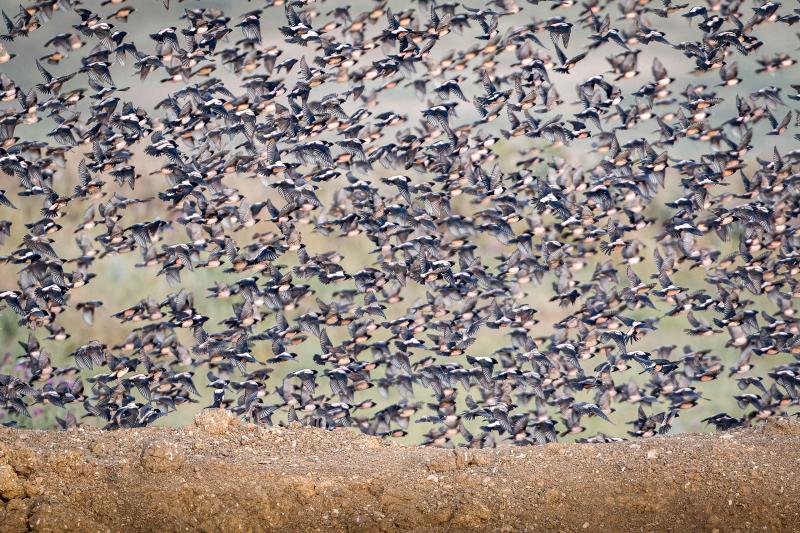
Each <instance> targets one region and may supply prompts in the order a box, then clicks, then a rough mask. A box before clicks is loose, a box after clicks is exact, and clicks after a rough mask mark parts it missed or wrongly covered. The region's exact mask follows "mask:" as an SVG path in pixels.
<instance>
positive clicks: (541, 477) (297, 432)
mask: <svg viewBox="0 0 800 533" xmlns="http://www.w3.org/2000/svg"><path fill="white" fill-rule="evenodd" d="M799 474H800V423H798V422H794V421H788V420H778V421H773V422H770V423H768V424H766V425H763V426H760V427H757V428H753V429H747V430H740V431H733V432H729V433H724V434H716V435H711V434H707V435H693V434H690V435H680V436H671V437H659V438H654V439H650V440H639V441H636V442H622V443H616V444H595V445H587V444H554V445H548V446H543V447H525V448H518V447H506V448H502V449H498V450H480V451H472V450H469V451H467V450H464V449H460V450H457V451H451V450H437V449H428V448H415V447H404V446H397V445H392V444H390V443H386V442H384V441H382V440H379V439H377V438H371V437H366V436H362V435H358V434H356V433H355V432H352V431H349V430H340V431H334V432H327V431H323V430H317V429H304V428H275V429H264V428H260V427H255V426H252V425H247V424H243V423H240V422H239V421H238V420H236V419H235V418H232V417H230V416H229V415H227V414H226V413H225V412H223V411H216V410H215V411H206V412H204V413H203V414H201V415H200V416H198V418H197V419H195V421H194V424H193V425H191V426H189V427H185V428H182V429H166V428H148V429H141V430H126V431H119V432H102V431H99V430H88V429H78V430H71V431H67V432H61V433H54V432H44V431H21V430H12V429H3V430H1V431H0V497H1V498H2V503H0V530H2V531H26V530H42V531H56V530H57V531H63V530H71V531H177V530H190V531H239V530H242V531H292V532H297V531H326V532H327V531H344V530H349V531H524V530H530V531H543V530H564V531H583V530H587V531H597V530H601V529H605V530H607V531H654V530H671V531H679V530H715V529H717V530H720V531H737V530H741V531H744V530H756V529H758V530H764V529H766V530H775V531H778V530H780V531H792V530H794V531H797V530H800V503H799V502H800V483H798V481H800V479H799V477H800V476H799Z"/></svg>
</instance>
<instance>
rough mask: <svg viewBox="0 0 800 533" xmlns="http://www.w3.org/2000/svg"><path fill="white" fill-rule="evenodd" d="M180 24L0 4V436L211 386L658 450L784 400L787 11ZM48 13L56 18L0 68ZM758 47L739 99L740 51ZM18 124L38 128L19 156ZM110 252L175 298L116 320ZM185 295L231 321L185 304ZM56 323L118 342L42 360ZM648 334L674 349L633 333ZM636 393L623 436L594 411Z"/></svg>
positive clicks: (181, 399) (547, 6)
mask: <svg viewBox="0 0 800 533" xmlns="http://www.w3.org/2000/svg"><path fill="white" fill-rule="evenodd" d="M328 3H330V2H328ZM174 4H175V2H174V1H173V5H172V6H171V7H170V6H169V0H166V2H165V5H164V8H165V11H163V15H162V14H159V15H158V16H159V17H161V16H163V17H164V18H168V19H170V20H171V21H172V23H174V24H175V26H168V27H165V28H164V29H162V30H160V31H158V32H156V33H153V34H150V35H149V38H145V37H142V38H140V39H137V40H136V42H134V41H133V40H132V39H131V37H130V35H129V34H128V33H126V31H124V30H123V29H122V27H124V24H125V23H127V22H128V19H129V17H130V18H131V21H134V23H135V19H136V17H137V14H138V13H135V12H140V11H144V10H145V9H148V10H151V9H158V10H161V9H162V8H161V3H160V2H157V3H151V4H149V5H146V6H145V5H143V4H139V3H137V4H135V5H136V9H135V8H134V7H133V6H134V4H133V3H126V2H124V0H104V1H103V2H102V3H101V5H100V6H98V7H96V9H97V11H93V10H91V9H89V8H87V7H86V6H85V4H84V2H79V1H78V0H36V2H35V3H32V4H30V5H27V6H20V7H19V10H18V12H17V11H16V10H9V12H5V11H4V12H3V13H2V16H3V21H4V33H3V34H2V35H0V39H2V44H0V63H3V64H5V65H4V67H6V68H7V67H9V65H11V64H13V63H14V62H16V63H22V68H25V69H33V68H34V67H35V68H36V69H37V70H38V73H39V74H41V82H40V83H38V84H35V85H33V86H21V85H20V84H18V83H15V81H14V80H12V79H11V78H10V77H9V75H7V74H6V73H5V72H8V70H6V68H0V86H1V87H0V96H1V97H2V101H3V102H4V103H3V105H2V107H0V114H1V116H2V118H1V119H0V171H2V176H3V177H2V180H3V184H4V190H3V191H0V204H2V206H0V219H5V218H8V216H10V214H11V213H12V212H13V211H14V210H21V209H25V208H28V206H30V209H28V210H27V211H26V212H27V213H35V216H34V217H31V219H30V220H29V222H28V223H25V224H24V227H20V225H19V224H17V223H14V222H12V221H8V220H2V221H0V237H2V238H1V239H0V241H2V245H3V250H4V252H3V253H4V254H5V255H4V256H3V258H2V261H3V262H4V263H5V264H6V265H8V267H9V268H12V267H13V268H14V269H15V270H14V272H17V273H18V278H17V282H16V286H13V285H12V284H13V280H12V279H3V280H2V284H3V287H0V290H2V292H0V301H2V307H3V310H2V312H0V313H1V314H0V316H2V317H4V318H9V316H10V317H12V318H13V321H14V322H18V324H19V329H20V331H25V330H26V329H28V330H29V331H28V333H27V336H28V338H27V341H25V342H21V343H20V345H21V347H22V351H21V353H17V354H11V355H7V357H6V368H8V367H9V366H12V367H13V369H14V370H13V372H12V373H11V374H2V375H0V406H2V409H4V410H5V411H6V414H7V415H8V417H10V418H7V419H6V420H7V422H6V424H9V425H10V424H14V423H16V421H17V420H19V419H20V417H25V416H30V415H31V414H32V413H33V414H36V412H42V411H43V409H41V407H42V406H44V405H48V406H54V407H52V409H54V410H55V412H56V418H57V420H58V423H59V424H60V425H61V426H62V427H64V428H69V427H74V426H76V425H79V424H81V423H94V424H100V425H103V426H105V427H107V428H112V429H113V428H132V427H142V426H145V425H148V424H150V423H153V422H155V421H156V420H158V419H160V418H161V417H164V416H168V415H170V414H171V413H173V412H175V411H176V410H180V409H181V408H182V407H183V406H186V405H188V404H190V403H197V402H198V401H200V398H201V396H202V394H201V393H200V391H198V388H201V389H202V385H205V386H207V387H209V388H210V390H211V391H213V403H212V404H211V406H212V407H221V408H225V409H228V410H230V411H231V412H233V413H235V414H236V415H238V416H241V417H242V418H244V419H247V420H250V421H252V422H255V423H258V424H270V425H271V424H288V423H292V422H295V423H300V424H303V425H313V426H317V427H325V428H335V427H341V426H349V427H354V428H358V429H360V430H361V431H363V432H365V433H368V434H371V435H379V436H387V437H400V436H404V435H406V434H407V433H408V431H409V429H410V427H411V425H412V424H413V425H415V427H417V428H423V429H421V430H419V432H418V434H422V433H424V437H423V439H424V443H425V444H427V445H434V446H454V445H466V446H476V447H484V446H494V445H496V444H498V443H501V442H511V443H513V444H518V445H530V444H543V443H548V442H553V441H556V440H557V439H558V438H559V437H562V436H566V435H577V434H579V433H581V432H584V431H585V427H584V426H583V425H582V422H585V421H586V419H588V418H591V417H598V418H600V419H602V421H598V423H597V424H593V426H594V427H599V428H601V429H606V430H607V431H611V430H612V429H613V428H619V427H620V426H619V425H616V426H615V425H612V424H625V423H627V424H629V427H627V428H626V429H628V431H627V433H628V434H629V435H631V436H634V437H648V436H652V435H656V434H663V433H666V432H668V431H669V430H670V428H671V427H672V425H673V423H674V420H675V418H676V417H678V416H685V415H684V413H686V412H691V409H692V408H694V407H696V406H697V405H699V404H701V403H702V402H704V401H706V400H705V398H704V396H703V394H702V391H701V390H700V388H699V385H700V384H701V383H702V382H707V381H712V380H721V381H729V382H734V381H735V383H736V385H738V389H737V394H736V395H735V396H734V399H735V402H732V403H731V407H732V408H733V409H731V412H730V413H727V412H721V413H718V414H715V415H713V416H710V417H708V418H706V419H705V422H707V423H709V424H713V425H714V426H715V427H716V428H718V429H727V428H733V427H739V426H744V425H748V424H751V423H754V422H755V421H758V420H763V419H766V418H768V417H771V416H778V415H787V414H794V413H795V412H796V408H797V405H798V398H799V397H798V387H800V363H798V359H800V331H798V329H799V328H798V320H797V319H796V318H795V310H794V307H793V302H794V300H795V299H796V298H798V296H800V277H798V272H800V242H799V241H800V236H799V235H798V234H797V233H796V228H797V223H798V213H800V195H799V194H798V193H799V192H800V174H798V173H797V170H798V165H799V164H800V151H798V150H795V151H791V152H786V151H784V153H781V152H780V151H779V149H778V148H777V147H775V146H776V145H777V144H780V143H782V142H785V140H786V138H787V137H789V138H790V137H791V136H792V133H791V130H792V129H794V128H797V127H798V125H799V122H800V112H796V111H795V110H793V109H792V106H791V101H797V100H800V94H798V92H800V85H792V86H791V88H792V89H794V90H795V94H787V93H788V89H787V88H786V87H777V86H776V85H775V83H776V82H777V83H779V84H780V80H782V79H786V78H785V76H788V74H787V75H784V73H783V69H791V68H792V67H793V66H794V64H795V62H796V61H795V59H793V58H792V57H791V55H790V54H789V53H788V52H787V51H786V50H787V49H789V48H794V46H787V43H786V42H785V41H784V36H786V35H787V31H788V28H789V27H790V26H792V25H793V24H795V23H797V22H798V21H800V9H791V8H787V7H786V6H783V5H781V4H780V3H778V2H773V1H767V2H759V3H752V4H751V3H749V2H745V1H741V0H732V1H722V0H709V1H708V2H707V3H703V4H702V5H689V4H676V3H674V1H673V0H663V1H653V0H620V1H616V2H610V1H605V0H581V1H580V2H579V1H578V0H555V1H553V0H527V3H525V4H524V5H517V4H516V3H515V2H514V1H513V0H496V1H493V2H490V3H489V4H488V5H485V6H483V7H472V6H470V5H465V4H461V3H459V2H438V3H437V2H433V1H425V2H420V3H419V5H415V6H411V7H409V6H408V5H403V4H404V3H398V7H397V8H396V9H392V8H391V7H390V6H389V5H388V4H387V1H386V0H379V1H377V2H375V1H372V2H370V3H369V5H368V6H366V7H367V9H366V10H364V11H362V12H358V13H357V12H356V11H357V10H356V9H355V8H350V7H348V4H347V3H346V2H339V3H338V4H337V5H335V6H326V5H325V4H326V3H325V2H322V3H315V2H312V1H308V0H287V1H285V2H282V1H280V0H268V2H267V4H268V5H264V2H261V7H256V6H255V4H253V5H248V6H244V7H246V8H247V9H248V11H247V12H245V13H235V14H233V13H232V14H230V15H228V14H226V13H224V12H222V11H220V10H219V9H213V8H200V7H196V6H191V5H188V6H187V5H184V6H180V7H179V6H176V5H174ZM6 6H8V4H6ZM6 9H7V10H8V7H6ZM54 19H68V20H69V21H70V24H71V28H73V29H74V31H69V32H67V33H60V34H57V35H54V36H53V37H52V38H50V39H49V40H48V41H47V43H46V47H47V50H46V55H44V56H42V57H39V58H33V57H23V56H22V55H21V54H19V53H17V52H16V51H15V47H16V46H17V45H18V44H19V43H20V42H24V41H25V39H28V38H29V37H30V35H31V34H33V33H34V32H39V31H46V28H47V27H48V24H49V23H50V22H51V21H52V20H54ZM660 27H665V28H672V29H673V31H672V33H668V32H667V31H661V30H659V29H657V28H660ZM277 32H279V35H280V36H281V37H282V41H283V42H274V43H273V42H270V40H269V39H267V38H265V34H267V35H271V34H274V35H277V34H278V33H277ZM673 33H678V34H688V35H690V36H691V39H690V40H679V39H678V38H677V37H676V36H675V35H674V34H673ZM275 40H276V41H278V40H279V39H278V38H277V37H276V38H275ZM581 40H582V41H583V42H580V41H581ZM770 46H772V47H774V48H777V49H778V50H773V51H770V50H769V48H770ZM762 47H764V48H762ZM454 48H455V49H454ZM75 55H79V56H80V66H79V67H78V68H77V69H68V70H67V69H64V68H63V65H65V64H66V63H65V62H64V60H65V58H67V57H69V56H75ZM644 56H647V57H650V59H649V60H648V61H647V62H646V63H645V61H644V60H642V58H643V57H644ZM756 56H757V64H758V65H759V66H758V68H755V69H751V68H749V67H748V73H747V75H746V77H747V78H748V79H747V82H743V80H742V78H741V76H742V75H743V74H744V73H743V71H739V69H738V67H737V61H750V60H751V58H752V57H756ZM587 67H591V70H590V72H591V73H590V74H589V75H588V76H586V77H584V76H577V75H576V73H575V72H572V73H571V72H570V71H573V70H574V71H582V69H585V68H587ZM676 71H679V72H677V73H676ZM672 76H676V77H672ZM148 77H151V78H150V81H151V82H152V81H153V77H161V79H160V80H159V81H160V83H158V84H157V87H158V88H159V90H161V91H162V94H161V96H160V97H159V98H162V99H161V100H160V101H159V102H158V103H157V105H155V106H152V108H151V109H148V108H146V107H144V106H143V103H142V102H144V101H145V100H146V98H148V97H149V93H147V94H145V92H144V91H140V90H137V89H136V88H135V86H136V85H137V84H139V83H141V84H144V83H146V81H145V80H146V78H148ZM122 80H125V82H123V83H120V82H122ZM130 80H132V81H130ZM126 83H130V84H131V86H133V87H127V86H123V85H126ZM565 83H567V84H569V85H570V86H574V87H575V94H574V95H571V96H568V95H567V94H561V93H563V92H564V91H563V89H562V90H561V91H560V90H559V87H562V88H563V87H564V84H565ZM746 83H747V84H750V85H753V84H755V85H756V86H758V87H759V88H758V89H756V90H754V91H745V90H743V89H742V85H744V84H746ZM117 84H120V85H117ZM412 92H413V94H414V95H415V97H416V98H418V99H419V101H420V102H421V103H422V104H421V106H420V107H419V109H417V108H416V107H415V106H414V104H413V102H411V101H410V100H412V99H413V97H412V96H410V95H411V93H412ZM387 103H388V104H390V107H391V109H390V110H387V111H384V112H380V113H379V112H378V111H377V110H376V107H379V106H381V105H383V106H386V104H387ZM404 107H405V108H406V110H407V111H409V112H408V113H406V112H404V109H403V108H404ZM465 117H466V118H465ZM37 124H45V125H47V126H46V127H47V128H49V129H50V131H49V133H47V135H46V137H45V138H42V139H39V140H33V138H32V136H33V133H30V137H31V138H29V139H25V137H22V138H20V137H17V136H15V135H25V134H24V133H23V132H26V131H28V132H32V131H33V130H34V127H38V126H34V125H37ZM794 137H797V135H795V136H794ZM773 147H774V148H773ZM504 152H505V154H506V155H504V156H503V157H502V158H501V157H500V155H499V154H502V153H504ZM501 163H502V164H501ZM150 168H154V169H155V170H154V171H153V172H148V169H150ZM72 176H75V177H76V179H75V180H71V177H72ZM258 182H260V183H261V184H263V186H262V185H261V184H259V183H258ZM143 189H144V194H143V193H142V192H141V191H142V190H143ZM149 192H152V193H153V194H148V193H149ZM667 196H668V198H666V197H667ZM665 199H666V200H667V201H665ZM39 205H41V209H40V210H39ZM33 207H35V208H36V209H35V211H34V210H33V209H32V208H33ZM148 209H149V211H148ZM148 212H149V213H153V212H155V213H157V214H158V216H157V217H156V218H152V219H142V218H141V216H140V215H141V213H148ZM4 215H5V216H4ZM70 219H71V220H73V222H74V223H69V225H68V226H67V227H65V226H63V225H62V224H61V223H60V222H62V223H64V224H67V220H70ZM56 234H58V235H56ZM63 234H72V235H71V236H69V239H70V240H72V239H74V241H75V243H76V244H77V248H78V249H79V253H78V254H72V253H69V252H68V247H67V246H66V245H62V244H59V243H61V241H59V240H57V239H55V238H54V236H61V235H63ZM12 236H13V238H12ZM723 250H724V251H723ZM121 254H132V255H134V256H136V257H137V263H136V267H137V268H141V269H146V270H147V271H148V272H150V273H151V275H152V276H154V277H161V276H163V277H164V278H165V279H166V281H167V282H168V283H169V286H170V287H172V289H173V290H172V291H171V292H170V293H169V295H168V296H166V297H155V296H153V295H152V294H148V292H149V289H148V288H147V287H141V288H139V289H137V290H138V291H139V294H140V296H141V300H140V301H138V302H136V303H133V302H129V303H131V304H132V305H129V306H128V307H125V308H124V309H118V308H117V309H109V308H108V307H109V306H108V304H107V303H104V302H103V301H102V300H101V299H100V298H102V294H98V293H97V292H93V289H92V285H93V284H94V283H96V282H97V280H98V279H99V278H101V277H103V276H110V275H111V273H110V272H109V269H108V267H107V266H104V264H105V265H107V264H108V263H107V262H108V259H110V258H113V256H118V255H121ZM350 264H357V265H358V267H357V268H352V267H347V268H346V266H347V265H350ZM211 271H213V274H209V275H210V276H212V277H213V279H214V283H213V285H212V286H210V287H207V288H206V287H197V286H196V285H197V283H198V280H202V279H206V280H207V279H209V277H208V276H205V277H204V275H203V272H211ZM676 280H678V281H676ZM680 280H684V282H683V283H681V282H680ZM690 283H691V284H693V285H694V286H690ZM684 285H685V286H684ZM84 286H86V287H85V288H84ZM550 289H552V290H550ZM91 297H95V299H88V298H91ZM205 298H214V299H223V300H227V301H228V302H229V303H230V307H229V309H230V315H229V316H227V317H214V318H213V319H212V318H211V317H209V316H206V315H204V314H202V313H201V312H200V311H198V309H197V307H196V301H197V300H202V299H205ZM126 305H127V304H126ZM71 312H75V313H77V314H80V316H81V317H82V318H83V319H84V320H85V321H86V323H87V324H89V325H91V324H93V321H94V317H95V315H96V314H98V313H104V314H106V315H108V314H112V313H113V317H114V319H116V320H118V321H119V322H120V323H121V324H123V325H125V326H126V327H128V328H129V329H128V331H129V335H128V336H127V337H126V338H103V337H104V335H105V334H106V333H105V332H103V331H100V330H99V328H94V329H92V330H91V331H93V336H94V337H96V338H97V340H90V339H89V338H87V339H80V340H79V342H80V343H82V344H76V345H77V346H78V347H77V348H76V349H75V350H74V351H73V352H72V353H70V354H69V358H68V359H65V360H66V361H67V363H66V364H65V365H63V366H56V365H55V364H54V362H53V360H52V359H53V357H52V355H51V354H52V353H58V349H59V348H58V346H63V345H64V342H65V341H66V340H67V339H68V338H70V337H71V334H70V333H69V332H68V331H67V330H66V329H65V327H64V326H63V325H60V321H61V320H60V319H61V317H62V315H63V314H64V313H71ZM537 315H538V317H537ZM668 321H673V322H674V323H680V322H682V323H683V325H682V327H681V328H680V329H674V328H673V329H670V330H668V332H667V333H668V334H669V333H672V334H673V335H674V338H675V340H676V341H677V344H680V345H683V346H681V347H680V348H678V347H676V345H671V344H670V345H659V344H658V343H656V342H652V340H651V339H653V338H655V337H656V336H658V335H659V332H658V331H657V330H658V329H659V326H660V324H663V323H666V322H668ZM664 327H666V326H664ZM676 331H677V332H678V333H677V334H674V332H676ZM695 336H697V337H706V336H710V337H712V339H719V341H718V343H717V346H718V348H717V349H697V348H692V347H691V346H690V345H689V344H690V341H689V339H690V337H691V338H693V337H695ZM661 338H662V339H663V338H664V337H663V336H662V337H661ZM75 340H76V339H74V338H73V339H72V340H71V341H69V342H75ZM723 345H724V347H723ZM301 347H302V349H304V350H308V355H307V356H306V355H299V354H298V353H297V352H296V351H293V350H300V349H301ZM67 351H68V350H64V352H67ZM312 354H313V357H312ZM9 357H11V358H13V360H9ZM286 369H289V370H286ZM200 376H205V380H204V381H203V382H202V385H201V384H200V382H199V381H198V377H200ZM206 403H207V402H206ZM622 403H629V404H633V405H634V406H637V408H638V416H637V417H636V419H635V420H633V421H631V422H626V421H624V420H617V419H616V418H617V417H613V415H612V413H614V411H615V409H616V406H619V405H620V404H622ZM73 406H76V407H80V406H82V407H83V409H82V410H81V409H74V408H72V407H73ZM737 406H738V407H737ZM34 409H36V412H34ZM48 409H50V408H48ZM687 410H688V411H687ZM8 420H11V421H8ZM622 427H625V426H622ZM616 438H619V437H609V436H607V435H606V434H605V433H604V432H597V433H596V434H595V435H593V436H589V437H583V438H580V439H579V440H583V441H590V442H598V441H608V440H615V439H616Z"/></svg>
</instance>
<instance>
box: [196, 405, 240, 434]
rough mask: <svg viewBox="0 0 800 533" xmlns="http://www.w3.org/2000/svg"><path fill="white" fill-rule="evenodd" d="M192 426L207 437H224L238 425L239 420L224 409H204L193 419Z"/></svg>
mask: <svg viewBox="0 0 800 533" xmlns="http://www.w3.org/2000/svg"><path fill="white" fill-rule="evenodd" d="M194 425H195V426H197V427H198V428H200V429H201V430H203V431H204V432H206V433H208V434H209V435H224V434H226V433H228V431H230V430H231V429H233V428H234V427H236V426H238V425H239V419H238V418H236V417H235V416H234V415H233V414H231V413H229V412H228V411H226V410H225V409H204V410H203V411H202V412H201V413H200V414H199V415H197V416H196V417H194Z"/></svg>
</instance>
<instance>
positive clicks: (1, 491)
mask: <svg viewBox="0 0 800 533" xmlns="http://www.w3.org/2000/svg"><path fill="white" fill-rule="evenodd" d="M0 496H2V497H3V499H5V500H14V499H17V498H22V497H23V496H25V488H24V487H23V485H22V481H21V480H20V479H19V476H18V475H17V473H16V472H14V469H13V468H12V467H11V465H0Z"/></svg>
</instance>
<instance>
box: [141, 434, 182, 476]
mask: <svg viewBox="0 0 800 533" xmlns="http://www.w3.org/2000/svg"><path fill="white" fill-rule="evenodd" d="M183 461H184V458H183V454H182V453H181V452H180V450H179V449H178V446H177V445H176V444H175V443H172V442H166V441H154V442H151V443H150V444H148V445H147V446H145V448H144V451H143V452H142V467H143V468H144V469H145V470H147V471H148V472H170V471H173V470H177V469H178V468H180V467H181V466H183Z"/></svg>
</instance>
